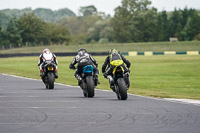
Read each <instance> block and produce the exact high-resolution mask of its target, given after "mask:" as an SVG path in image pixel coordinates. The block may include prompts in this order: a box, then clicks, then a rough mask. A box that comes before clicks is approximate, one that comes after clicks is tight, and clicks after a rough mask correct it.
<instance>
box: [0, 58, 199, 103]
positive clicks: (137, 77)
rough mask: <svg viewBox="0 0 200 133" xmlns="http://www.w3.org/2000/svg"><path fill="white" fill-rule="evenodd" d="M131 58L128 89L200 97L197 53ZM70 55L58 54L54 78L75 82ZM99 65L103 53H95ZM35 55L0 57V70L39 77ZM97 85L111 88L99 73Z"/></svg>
mask: <svg viewBox="0 0 200 133" xmlns="http://www.w3.org/2000/svg"><path fill="white" fill-rule="evenodd" d="M126 58H127V59H128V60H130V61H131V62H132V66H131V75H130V78H131V87H130V89H129V91H128V92H129V93H133V94H139V95H144V96H153V97H165V98H190V99H200V82H199V81H200V56H187V55H181V56H178V55H177V56H150V57H146V56H136V57H126ZM72 59H73V57H58V61H59V69H58V72H59V79H57V80H56V82H59V83H64V84H69V85H77V81H76V79H75V78H74V76H73V75H74V71H73V70H70V69H69V68H68V66H69V64H70V62H71V61H72ZM95 59H96V60H97V61H98V62H99V69H100V67H101V66H102V63H103V61H104V60H105V57H95ZM37 62H38V57H20V58H0V64H1V65H0V73H8V74H14V75H18V76H24V77H31V78H36V79H40V77H39V69H38V67H37ZM99 80H100V82H101V84H100V85H99V86H98V87H97V88H99V89H107V90H110V88H109V84H108V81H107V80H106V79H105V78H103V75H102V73H100V75H99Z"/></svg>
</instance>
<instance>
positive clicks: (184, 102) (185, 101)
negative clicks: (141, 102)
mask: <svg viewBox="0 0 200 133" xmlns="http://www.w3.org/2000/svg"><path fill="white" fill-rule="evenodd" d="M2 75H5V76H11V77H16V78H22V79H28V80H35V81H40V82H41V80H39V79H33V78H27V77H21V76H16V75H10V74H4V73H2ZM55 84H57V85H62V86H66V87H74V88H78V87H79V86H72V85H66V84H62V83H55ZM95 90H97V91H104V92H112V91H109V90H101V89H95ZM128 95H132V96H136V97H142V98H148V99H153V100H159V101H169V102H173V103H181V104H191V105H196V106H200V100H198V102H195V103H194V102H191V101H192V99H188V100H180V99H173V100H171V99H168V98H154V97H147V96H141V95H135V94H130V93H128Z"/></svg>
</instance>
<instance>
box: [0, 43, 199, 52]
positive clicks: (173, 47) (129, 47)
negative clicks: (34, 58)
mask: <svg viewBox="0 0 200 133" xmlns="http://www.w3.org/2000/svg"><path fill="white" fill-rule="evenodd" d="M44 48H49V49H50V50H51V51H52V52H54V53H55V52H76V51H77V50H78V49H79V48H86V49H87V50H88V51H89V52H107V51H109V49H111V48H117V49H119V50H120V51H121V52H128V51H138V52H144V51H154V52H163V51H177V52H183V51H200V41H190V42H187V41H186V42H148V43H126V44H117V43H113V44H85V45H69V46H62V45H53V46H40V47H22V48H16V49H9V50H0V54H10V53H41V51H42V50H43V49H44ZM0 49H1V48H0Z"/></svg>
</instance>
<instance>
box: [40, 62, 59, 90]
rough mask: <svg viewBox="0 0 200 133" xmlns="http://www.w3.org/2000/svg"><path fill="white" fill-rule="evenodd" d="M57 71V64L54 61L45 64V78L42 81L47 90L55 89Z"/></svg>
mask: <svg viewBox="0 0 200 133" xmlns="http://www.w3.org/2000/svg"><path fill="white" fill-rule="evenodd" d="M55 69H56V66H55V63H54V62H53V61H52V60H46V61H45V62H44V76H43V77H42V81H43V82H44V84H45V86H46V88H47V89H54V82H55Z"/></svg>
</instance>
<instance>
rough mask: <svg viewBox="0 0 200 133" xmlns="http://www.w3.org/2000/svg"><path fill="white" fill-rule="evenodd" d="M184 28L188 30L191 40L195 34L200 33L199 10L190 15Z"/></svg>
mask: <svg viewBox="0 0 200 133" xmlns="http://www.w3.org/2000/svg"><path fill="white" fill-rule="evenodd" d="M184 30H185V31H186V33H187V37H188V38H189V40H193V39H194V38H195V36H198V35H199V34H200V16H199V15H198V13H197V12H196V13H195V14H194V15H192V16H190V17H189V19H188V21H187V24H186V26H185V28H184Z"/></svg>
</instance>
